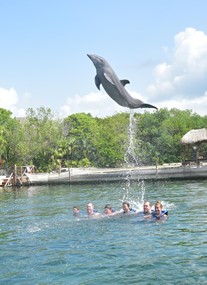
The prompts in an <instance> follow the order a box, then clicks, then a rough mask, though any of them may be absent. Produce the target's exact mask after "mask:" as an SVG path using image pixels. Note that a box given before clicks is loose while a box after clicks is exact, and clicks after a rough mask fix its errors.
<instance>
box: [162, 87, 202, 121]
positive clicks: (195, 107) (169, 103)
mask: <svg viewBox="0 0 207 285" xmlns="http://www.w3.org/2000/svg"><path fill="white" fill-rule="evenodd" d="M157 106H158V107H159V108H168V109H171V108H177V109H179V110H186V109H189V110H192V111H193V112H195V113H197V114H200V115H201V116H204V115H206V108H207V92H206V93H205V94H204V95H203V96H200V97H196V98H194V99H191V100H188V99H186V98H181V99H180V100H177V99H169V100H165V101H162V102H161V103H159V104H158V105H157Z"/></svg>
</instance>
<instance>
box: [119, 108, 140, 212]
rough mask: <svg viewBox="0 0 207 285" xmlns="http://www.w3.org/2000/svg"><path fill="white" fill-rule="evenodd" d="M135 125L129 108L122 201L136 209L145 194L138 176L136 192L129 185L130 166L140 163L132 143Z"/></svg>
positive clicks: (135, 122) (132, 112) (132, 113)
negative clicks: (127, 142) (125, 170)
mask: <svg viewBox="0 0 207 285" xmlns="http://www.w3.org/2000/svg"><path fill="white" fill-rule="evenodd" d="M136 125H137V121H136V119H135V117H134V111H133V110H132V109H130V116H129V129H128V134H129V145H128V148H127V150H126V153H125V155H124V161H125V163H126V166H127V168H128V170H127V172H126V179H125V186H124V187H123V190H124V191H125V193H124V195H123V198H122V202H123V201H126V200H127V201H128V202H129V203H130V205H132V206H134V207H136V209H142V205H143V202H144V195H145V184H144V181H141V182H139V177H137V180H138V182H139V183H138V187H139V188H140V190H139V192H138V194H137V193H135V189H133V187H132V186H131V177H132V171H133V169H132V168H133V167H136V166H139V165H140V162H139V160H138V157H137V156H136V152H135V143H134V134H135V126H136ZM136 192H137V189H136Z"/></svg>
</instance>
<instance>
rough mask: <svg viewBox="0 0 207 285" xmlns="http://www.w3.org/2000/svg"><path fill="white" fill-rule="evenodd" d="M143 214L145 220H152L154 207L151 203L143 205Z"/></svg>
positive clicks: (147, 202) (146, 202)
mask: <svg viewBox="0 0 207 285" xmlns="http://www.w3.org/2000/svg"><path fill="white" fill-rule="evenodd" d="M142 214H143V215H144V218H145V219H147V218H151V214H152V207H151V204H150V202H149V201H145V202H144V204H143V212H142Z"/></svg>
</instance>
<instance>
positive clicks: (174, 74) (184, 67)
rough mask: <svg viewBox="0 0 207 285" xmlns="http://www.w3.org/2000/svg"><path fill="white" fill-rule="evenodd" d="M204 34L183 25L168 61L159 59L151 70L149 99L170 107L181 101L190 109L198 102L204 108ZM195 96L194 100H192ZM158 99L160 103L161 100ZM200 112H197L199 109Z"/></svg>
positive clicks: (206, 84)
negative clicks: (151, 78) (152, 74)
mask: <svg viewBox="0 0 207 285" xmlns="http://www.w3.org/2000/svg"><path fill="white" fill-rule="evenodd" d="M206 78H207V35H206V34H205V33H204V32H202V31H197V30H196V29H194V28H187V29H186V30H185V31H182V32H180V33H178V34H177V35H175V38H174V50H173V57H172V62H171V63H167V62H163V63H161V64H159V65H157V66H156V67H155V69H154V79H155V81H154V83H152V84H151V85H149V86H148V88H147V93H148V95H149V97H151V101H152V100H153V101H157V102H160V103H159V105H160V106H163V105H164V104H165V103H166V102H171V103H170V107H171V108H172V107H175V106H177V107H178V108H180V106H181V105H182V104H183V105H184V106H185V109H187V108H188V106H191V107H192V108H191V109H193V111H194V110H195V108H196V109H198V110H199V108H203V105H202V106H200V105H199V102H202V104H204V105H205V108H206V107H207V102H206V91H207V80H206ZM195 98H196V99H195ZM161 102H162V103H161ZM199 113H200V112H199Z"/></svg>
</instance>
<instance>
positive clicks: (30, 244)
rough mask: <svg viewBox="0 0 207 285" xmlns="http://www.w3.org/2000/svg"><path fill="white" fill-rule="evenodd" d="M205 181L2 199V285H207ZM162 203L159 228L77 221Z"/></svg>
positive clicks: (35, 190) (131, 220)
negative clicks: (88, 211)
mask: <svg viewBox="0 0 207 285" xmlns="http://www.w3.org/2000/svg"><path fill="white" fill-rule="evenodd" d="M206 189H207V181H177V182H176V181H173V182H169V181H168V182H156V183H150V182H145V184H143V183H141V184H140V183H138V182H137V183H133V184H131V185H125V184H124V183H113V184H96V185H75V186H68V185H61V186H52V187H51V186H50V187H49V186H39V187H30V188H23V189H19V190H17V191H14V190H13V191H11V189H9V190H2V192H0V221H1V223H0V261H1V263H0V284H12V285H13V284H41V285H42V284H71V285H80V284H81V285H83V284H84V285H86V284H88V285H89V284H90V285H93V284H96V285H97V284H160V285H162V284H182V285H183V284H188V285H189V284H207V269H206V268H207V207H206V204H207V190H206ZM143 197H144V198H145V199H148V200H150V201H151V202H155V201H156V200H157V199H160V200H162V201H163V203H164V205H165V207H166V208H167V209H168V210H169V219H168V220H167V221H166V222H165V223H155V222H146V221H145V222H143V221H138V220H137V219H136V218H135V217H132V216H131V217H123V218H102V219H85V218H83V219H76V218H74V217H73V216H72V207H73V206H74V205H79V206H80V207H81V209H82V211H83V212H84V211H85V208H86V204H87V203H88V202H89V201H92V202H94V204H95V206H96V209H97V210H98V211H100V212H102V211H103V208H104V206H105V204H106V203H111V204H112V205H113V206H114V207H115V208H116V209H120V208H121V201H122V200H123V199H128V200H130V202H131V203H132V204H134V205H136V206H137V207H140V204H141V203H142V199H143Z"/></svg>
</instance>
